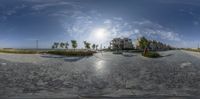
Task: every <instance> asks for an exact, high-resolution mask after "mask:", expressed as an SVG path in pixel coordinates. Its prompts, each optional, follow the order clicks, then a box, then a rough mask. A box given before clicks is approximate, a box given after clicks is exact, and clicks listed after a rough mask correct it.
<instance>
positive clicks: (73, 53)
mask: <svg viewBox="0 0 200 99" xmlns="http://www.w3.org/2000/svg"><path fill="white" fill-rule="evenodd" d="M0 53H11V54H45V53H46V54H54V55H64V56H92V55H93V54H94V53H95V51H71V50H70V51H66V50H42V51H41V50H28V49H26V50H24V49H0Z"/></svg>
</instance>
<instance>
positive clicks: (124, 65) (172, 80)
mask: <svg viewBox="0 0 200 99" xmlns="http://www.w3.org/2000/svg"><path fill="white" fill-rule="evenodd" d="M159 53H160V54H161V55H162V56H163V57H160V58H155V59H152V58H145V57H143V56H141V55H140V54H139V53H124V55H114V54H112V53H110V52H104V53H97V54H95V55H94V56H91V57H63V56H56V55H39V54H37V55H19V54H18V55H15V54H0V97H76V96H110V97H113V96H114V97H118V96H132V95H134V96H147V95H157V96H199V95H200V54H199V53H194V52H188V51H176V50H175V51H165V52H159Z"/></svg>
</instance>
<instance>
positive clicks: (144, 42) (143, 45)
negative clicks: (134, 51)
mask: <svg viewBox="0 0 200 99" xmlns="http://www.w3.org/2000/svg"><path fill="white" fill-rule="evenodd" d="M139 46H140V48H141V49H145V48H148V46H149V41H148V40H147V39H146V38H145V37H141V38H140V40H139Z"/></svg>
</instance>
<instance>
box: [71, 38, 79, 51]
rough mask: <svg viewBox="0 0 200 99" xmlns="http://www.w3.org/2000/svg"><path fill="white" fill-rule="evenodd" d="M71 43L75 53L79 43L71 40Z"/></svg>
mask: <svg viewBox="0 0 200 99" xmlns="http://www.w3.org/2000/svg"><path fill="white" fill-rule="evenodd" d="M71 43H72V48H74V51H75V49H76V48H77V46H78V44H77V41H76V40H71Z"/></svg>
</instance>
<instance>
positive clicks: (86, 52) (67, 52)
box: [46, 51, 95, 56]
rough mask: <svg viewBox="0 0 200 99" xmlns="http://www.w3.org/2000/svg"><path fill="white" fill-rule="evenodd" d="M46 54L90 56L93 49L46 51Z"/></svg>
mask: <svg viewBox="0 0 200 99" xmlns="http://www.w3.org/2000/svg"><path fill="white" fill-rule="evenodd" d="M46 53H48V54H54V55H64V56H92V55H93V54H94V53H95V52H94V51H48V52H46Z"/></svg>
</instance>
